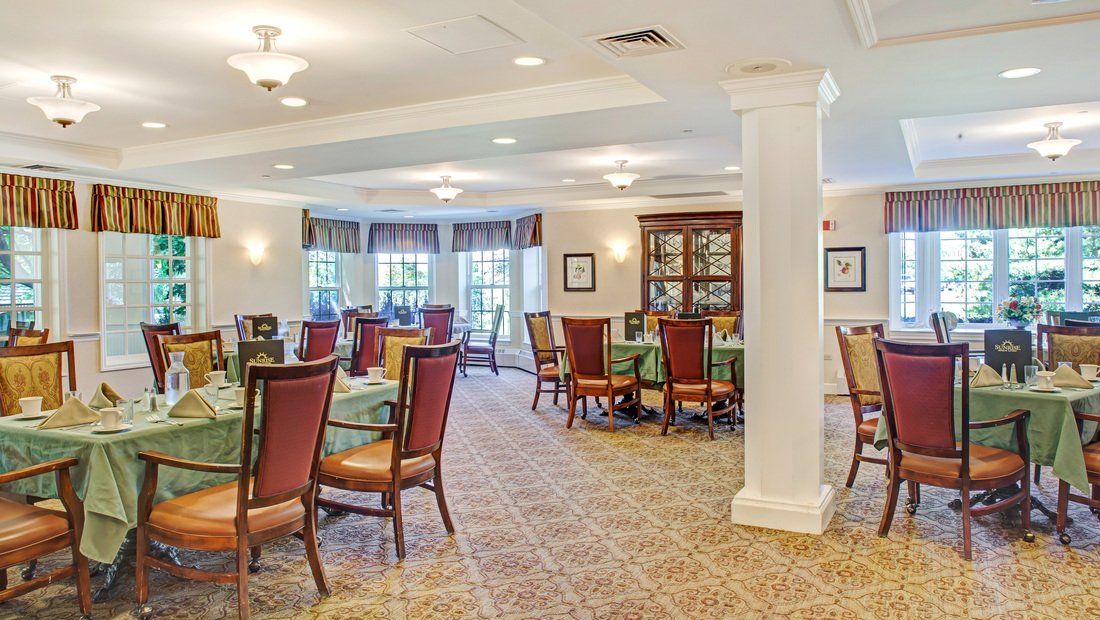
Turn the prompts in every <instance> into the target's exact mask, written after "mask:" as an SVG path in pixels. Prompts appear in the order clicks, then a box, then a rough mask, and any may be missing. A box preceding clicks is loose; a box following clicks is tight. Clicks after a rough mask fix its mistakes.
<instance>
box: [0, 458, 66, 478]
mask: <svg viewBox="0 0 1100 620" xmlns="http://www.w3.org/2000/svg"><path fill="white" fill-rule="evenodd" d="M79 462H80V461H78V460H77V459H75V458H73V457H68V458H63V459H54V460H52V461H46V462H45V463H38V464H37V465H31V466H30V467H24V468H23V469H17V470H15V471H9V472H6V473H3V474H0V484H8V483H9V482H15V481H16V480H23V479H24V478H31V477H33V476H41V475H42V474H48V473H50V472H54V471H59V470H62V469H68V468H70V467H75V466H76V464H77V463H79Z"/></svg>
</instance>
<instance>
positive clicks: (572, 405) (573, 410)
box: [565, 394, 577, 428]
mask: <svg viewBox="0 0 1100 620" xmlns="http://www.w3.org/2000/svg"><path fill="white" fill-rule="evenodd" d="M576 415H577V398H576V397H575V396H573V395H572V394H570V395H569V415H568V416H567V417H566V418H565V428H573V417H574V416H576Z"/></svg>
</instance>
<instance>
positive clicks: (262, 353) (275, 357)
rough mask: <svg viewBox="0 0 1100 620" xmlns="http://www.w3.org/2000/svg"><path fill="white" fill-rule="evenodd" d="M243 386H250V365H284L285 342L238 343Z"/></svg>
mask: <svg viewBox="0 0 1100 620" xmlns="http://www.w3.org/2000/svg"><path fill="white" fill-rule="evenodd" d="M237 360H238V361H237V363H238V364H239V368H240V376H241V385H248V366H249V364H282V363H285V360H286V350H285V349H284V348H283V340H282V339H281V338H280V339H278V340H245V341H243V342H238V343H237Z"/></svg>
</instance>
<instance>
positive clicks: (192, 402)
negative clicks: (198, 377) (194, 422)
mask: <svg viewBox="0 0 1100 620" xmlns="http://www.w3.org/2000/svg"><path fill="white" fill-rule="evenodd" d="M168 417H170V418H213V417H216V414H215V413H214V408H213V407H211V406H210V403H208V402H206V399H205V398H203V397H202V394H199V393H198V391H197V390H188V392H187V393H186V394H184V395H183V398H181V399H179V401H178V402H177V403H176V404H175V405H172V408H171V409H169V410H168Z"/></svg>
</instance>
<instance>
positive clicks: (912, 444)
mask: <svg viewBox="0 0 1100 620" xmlns="http://www.w3.org/2000/svg"><path fill="white" fill-rule="evenodd" d="M875 352H876V355H877V357H878V366H879V381H880V382H881V384H882V396H883V405H884V413H883V418H884V419H885V421H886V431H887V433H886V435H887V438H888V441H889V447H888V450H889V451H890V452H889V459H888V464H887V469H888V470H889V478H890V480H889V482H888V483H887V487H888V492H887V497H886V506H885V508H884V509H883V513H882V523H881V524H880V525H879V531H878V534H879V536H886V535H887V534H888V533H889V532H890V523H891V521H893V519H894V508H895V507H896V505H897V500H898V487H899V486H900V484H901V481H902V480H907V481H909V482H910V483H912V485H911V486H910V498H909V501H908V502H907V504H908V505H907V507H906V510H907V511H908V512H909V513H910V514H912V513H914V512H916V508H917V505H919V503H920V485H921V484H930V485H932V486H937V487H943V488H947V489H958V490H959V492H960V493H961V495H962V498H961V499H962V522H963V557H964V558H966V559H967V560H969V559H970V556H971V554H970V519H971V517H979V516H982V515H987V514H990V513H994V512H1001V511H1004V510H1007V509H1009V508H1011V507H1013V506H1020V520H1021V521H1022V523H1023V529H1024V540H1026V541H1028V542H1031V541H1033V540H1035V536H1034V534H1032V533H1031V531H1030V529H1031V485H1030V482H1031V481H1030V480H1029V479H1028V475H1027V474H1028V472H1027V462H1028V444H1027V435H1026V433H1027V431H1026V422H1027V418H1028V415H1029V412H1028V411H1025V410H1023V409H1017V410H1016V411H1013V412H1012V413H1009V414H1008V415H1006V416H1005V417H1003V418H999V419H996V420H988V421H983V422H971V421H970V382H969V381H963V382H962V384H961V388H960V390H961V394H960V395H959V399H960V400H959V405H960V408H959V410H960V412H961V418H962V419H961V428H962V433H961V434H957V433H956V432H955V365H956V364H960V365H964V364H966V362H967V358H968V357H969V355H970V345H969V344H967V343H965V342H964V343H959V344H904V343H900V342H891V341H889V340H875ZM962 367H964V368H965V366H962ZM1005 424H1014V425H1015V429H1016V448H1017V451H1016V452H1013V451H1011V450H1003V449H1001V448H990V447H987V446H982V445H978V444H972V443H970V431H971V430H974V429H985V428H993V427H996V426H1003V425H1005ZM1016 483H1019V484H1020V491H1018V492H1016V493H1014V494H1012V495H1011V496H1010V497H1007V498H1004V499H1002V500H999V501H997V502H996V503H994V504H991V505H988V506H985V505H981V506H974V507H971V505H970V503H971V498H970V493H971V491H988V490H992V489H1001V488H1004V487H1008V486H1011V485H1013V484H1016ZM914 494H915V495H916V497H913V495H914Z"/></svg>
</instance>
